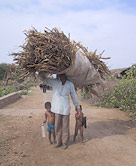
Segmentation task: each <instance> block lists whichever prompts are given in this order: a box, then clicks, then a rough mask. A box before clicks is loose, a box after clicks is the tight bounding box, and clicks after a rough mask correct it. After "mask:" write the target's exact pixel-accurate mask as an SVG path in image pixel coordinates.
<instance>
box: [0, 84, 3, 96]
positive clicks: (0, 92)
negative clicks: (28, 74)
mask: <svg viewBox="0 0 136 166" xmlns="http://www.w3.org/2000/svg"><path fill="white" fill-rule="evenodd" d="M2 96H4V90H3V88H2V87H1V86H0V97H2Z"/></svg>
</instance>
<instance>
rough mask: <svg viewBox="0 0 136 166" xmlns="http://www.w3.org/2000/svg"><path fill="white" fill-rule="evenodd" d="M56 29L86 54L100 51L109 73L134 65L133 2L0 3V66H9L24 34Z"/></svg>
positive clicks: (47, 0)
mask: <svg viewBox="0 0 136 166" xmlns="http://www.w3.org/2000/svg"><path fill="white" fill-rule="evenodd" d="M32 27H34V28H36V29H37V30H38V31H40V32H43V31H44V28H45V27H48V28H49V29H52V28H54V27H57V28H58V29H59V30H61V31H63V32H64V33H65V34H66V35H67V36H68V34H69V33H70V38H71V40H75V41H77V42H81V44H82V45H84V46H85V47H86V48H87V49H88V51H94V50H96V49H97V54H100V53H101V52H102V51H103V50H105V52H104V53H103V57H111V59H110V60H106V61H105V63H106V64H107V66H108V67H109V68H110V69H115V68H124V67H129V66H131V65H133V64H135V63H136V0H76V1H74V0H0V63H13V57H12V56H9V54H11V53H13V52H18V51H20V47H19V46H20V45H22V44H23V43H24V42H25V35H24V31H25V30H29V29H32Z"/></svg>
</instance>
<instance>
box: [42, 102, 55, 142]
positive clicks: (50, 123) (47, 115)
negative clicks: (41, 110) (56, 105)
mask: <svg viewBox="0 0 136 166" xmlns="http://www.w3.org/2000/svg"><path fill="white" fill-rule="evenodd" d="M45 109H46V112H45V121H44V122H43V123H46V121H47V119H48V122H47V131H48V132H49V141H50V144H52V141H51V133H53V138H54V143H55V127H54V123H55V114H54V113H53V112H51V103H50V102H46V103H45Z"/></svg>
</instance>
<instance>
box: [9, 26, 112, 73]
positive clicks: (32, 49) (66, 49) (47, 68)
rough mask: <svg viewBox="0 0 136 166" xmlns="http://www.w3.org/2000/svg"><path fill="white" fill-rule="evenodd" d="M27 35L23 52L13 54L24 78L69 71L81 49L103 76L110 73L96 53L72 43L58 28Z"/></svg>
mask: <svg viewBox="0 0 136 166" xmlns="http://www.w3.org/2000/svg"><path fill="white" fill-rule="evenodd" d="M25 35H26V42H25V43H24V44H23V45H22V46H21V47H22V49H23V51H21V52H18V53H12V54H11V55H13V56H14V61H15V63H16V64H17V65H18V68H20V69H21V70H23V71H24V76H26V75H28V74H29V73H32V72H41V71H42V72H45V73H48V74H57V73H59V72H61V71H63V70H65V69H67V68H68V67H69V66H70V65H71V62H72V61H73V59H74V58H75V54H76V51H77V50H78V49H79V48H80V49H82V50H83V52H84V53H85V56H87V57H88V58H89V60H90V62H91V63H92V64H93V65H94V67H95V68H96V69H97V71H98V72H99V73H100V74H101V76H103V75H104V74H105V73H108V72H109V70H108V68H107V66H106V65H105V64H104V63H103V62H102V61H101V60H100V58H101V57H100V56H97V55H96V52H94V53H88V52H87V50H86V49H85V48H84V47H83V46H82V45H80V44H79V43H76V42H70V40H69V38H67V36H66V35H65V34H64V33H63V32H59V31H58V29H57V28H53V29H52V30H49V29H48V28H45V30H44V33H41V32H38V31H37V30H36V29H34V28H33V29H32V30H29V31H25Z"/></svg>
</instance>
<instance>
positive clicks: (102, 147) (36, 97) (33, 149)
mask: <svg viewBox="0 0 136 166" xmlns="http://www.w3.org/2000/svg"><path fill="white" fill-rule="evenodd" d="M51 95H52V92H51V91H47V93H46V94H43V93H42V91H40V89H38V88H34V89H33V90H32V91H31V92H30V93H29V95H27V96H26V97H23V98H22V99H21V100H19V101H17V102H16V103H14V104H12V105H9V106H7V107H5V108H4V109H0V165H1V166H135V165H136V121H135V120H134V119H132V118H130V117H128V116H127V114H126V113H124V112H121V111H119V110H115V109H114V110H113V109H103V108H96V107H92V106H90V105H89V104H88V103H86V102H83V101H81V100H80V103H81V104H82V106H83V110H84V114H85V116H87V126H88V128H87V129H84V140H85V143H84V144H81V143H80V137H78V138H77V140H76V143H75V144H73V143H72V138H73V133H74V125H75V119H74V113H75V112H74V107H73V106H72V109H71V119H70V134H71V137H70V145H69V148H68V149H66V150H64V149H62V148H58V149H55V148H54V145H49V141H48V137H47V132H46V138H42V137H41V123H42V121H43V120H44V111H45V110H44V102H45V101H51ZM71 105H72V104H71Z"/></svg>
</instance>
